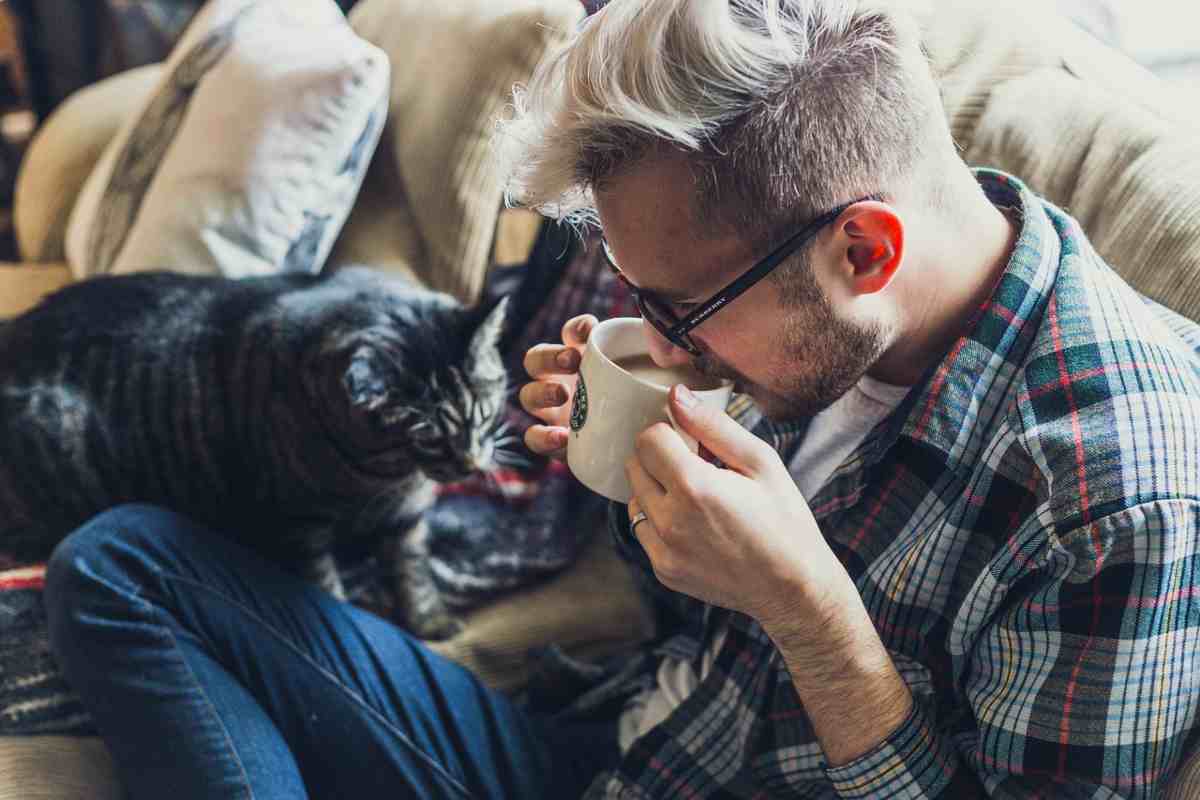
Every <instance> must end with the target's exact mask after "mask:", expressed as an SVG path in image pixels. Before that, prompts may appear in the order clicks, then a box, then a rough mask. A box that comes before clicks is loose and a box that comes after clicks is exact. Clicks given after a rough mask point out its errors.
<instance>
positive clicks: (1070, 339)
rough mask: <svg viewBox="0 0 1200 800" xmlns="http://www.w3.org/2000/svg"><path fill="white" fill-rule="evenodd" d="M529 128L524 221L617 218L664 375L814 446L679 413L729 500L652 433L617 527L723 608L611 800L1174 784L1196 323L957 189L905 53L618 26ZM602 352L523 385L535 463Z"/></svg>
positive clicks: (711, 26)
mask: <svg viewBox="0 0 1200 800" xmlns="http://www.w3.org/2000/svg"><path fill="white" fill-rule="evenodd" d="M517 99H518V103H517V107H516V114H515V116H514V118H513V119H512V120H511V121H510V122H509V123H507V129H506V130H503V131H502V134H504V135H505V139H504V141H506V142H507V143H508V144H509V145H510V146H511V147H512V150H513V152H511V153H510V154H509V155H510V157H511V159H512V163H513V164H514V165H516V166H515V167H514V169H513V170H512V175H513V178H512V182H511V186H510V195H511V196H512V197H513V198H514V199H515V200H518V201H520V202H522V203H526V204H529V205H532V206H534V207H538V208H539V209H541V210H542V211H543V212H545V213H547V214H551V215H554V216H558V217H562V218H568V219H574V220H591V221H595V222H598V223H599V229H600V230H601V231H602V233H603V237H604V245H605V247H606V249H607V252H608V254H609V257H610V259H611V260H612V262H613V266H614V268H615V269H617V270H618V271H619V272H620V274H621V276H622V278H623V279H624V280H625V281H626V282H627V283H628V284H629V285H630V287H631V288H632V290H633V291H634V293H635V295H636V296H637V298H638V302H639V307H640V309H641V311H642V314H643V316H644V318H645V332H646V339H647V345H648V347H649V350H650V353H651V355H652V356H653V358H654V360H655V361H656V362H657V363H658V364H660V365H662V366H668V365H671V364H678V363H682V362H687V361H691V362H693V363H694V364H695V366H697V367H698V368H700V369H701V370H702V371H705V372H707V373H710V374H713V375H718V376H722V377H729V378H733V379H735V380H736V381H737V382H738V385H739V387H740V389H741V390H742V391H744V392H745V393H746V394H747V395H748V396H749V397H750V398H752V399H753V400H754V402H755V403H756V405H757V406H758V408H759V409H760V410H761V411H762V412H763V413H764V414H765V416H766V417H768V418H770V420H772V421H774V422H775V423H777V424H776V425H774V426H773V427H770V426H768V428H769V431H768V433H773V434H774V436H771V435H767V434H764V435H766V438H768V439H771V438H775V439H778V440H782V439H783V438H789V437H782V436H780V434H781V433H783V432H784V431H786V430H787V429H788V428H789V427H790V428H791V431H792V435H791V436H790V439H792V440H793V441H794V445H793V446H791V447H789V448H787V449H786V450H785V451H783V452H777V451H776V450H775V449H772V448H771V447H770V446H769V445H768V444H767V443H766V442H764V441H763V440H762V439H760V438H759V437H757V436H755V435H754V434H753V433H751V432H750V431H748V430H746V429H744V428H743V427H741V426H740V425H738V424H737V423H736V422H735V421H734V420H733V419H731V418H730V417H729V416H726V415H723V414H720V413H715V412H713V411H711V410H708V409H705V408H704V407H702V406H697V405H694V404H693V403H692V401H691V399H690V396H689V394H688V392H687V391H686V390H685V389H682V388H679V387H677V388H676V389H674V390H673V392H672V403H673V409H672V410H673V412H674V414H675V417H676V419H677V420H678V421H679V422H680V424H681V426H682V427H683V428H684V429H685V430H686V431H687V432H688V433H690V434H692V435H693V436H695V437H696V438H697V439H698V440H699V441H700V442H701V443H702V444H703V445H705V446H706V447H707V448H708V449H709V450H710V451H712V452H713V453H714V454H715V455H716V456H717V457H718V458H719V459H720V460H721V461H722V462H724V465H725V468H724V469H721V468H718V467H716V466H713V465H711V464H709V463H707V462H706V461H705V460H704V459H702V458H699V457H698V456H696V455H694V454H693V453H691V452H690V451H689V450H688V449H687V448H686V447H685V446H684V445H683V443H682V440H681V438H680V437H679V436H678V435H677V434H676V433H675V432H674V431H673V430H672V429H671V428H670V426H667V425H657V426H655V427H652V428H650V429H649V430H647V431H645V432H644V433H643V434H642V435H641V436H640V437H639V440H638V447H637V454H636V456H635V457H633V458H632V459H630V461H629V462H628V464H627V465H626V471H627V474H628V477H629V480H630V483H631V485H632V487H633V490H634V494H635V497H634V499H633V501H632V502H631V503H630V504H629V507H628V518H629V519H631V520H632V524H630V525H629V527H628V533H626V532H625V531H623V530H621V529H619V527H618V530H616V531H615V533H616V535H617V536H618V539H621V538H627V537H629V536H633V537H636V541H637V543H638V544H640V547H641V549H642V550H643V551H644V554H645V557H646V558H648V561H649V564H650V566H651V567H652V569H653V573H654V575H655V576H656V577H657V578H658V580H659V581H660V582H661V584H662V585H663V586H664V587H666V588H667V589H670V590H674V591H676V592H679V593H683V594H685V595H689V596H691V597H694V598H696V599H698V600H701V601H703V602H704V603H706V604H709V605H710V606H711V607H712V608H711V609H708V610H707V611H706V612H705V617H704V623H705V624H704V625H703V627H702V628H701V633H700V635H699V637H698V638H697V641H696V642H695V645H696V646H695V647H694V649H693V650H691V651H685V652H684V654H683V655H669V654H668V655H665V656H664V657H663V658H662V660H661V662H660V663H659V665H658V670H657V681H656V684H655V686H654V687H652V688H651V689H649V690H647V691H644V692H642V693H640V694H639V695H637V696H635V698H634V699H633V701H632V702H630V703H629V704H628V706H627V707H626V708H625V710H624V713H623V715H622V717H621V736H620V745H621V751H622V760H621V762H620V764H619V766H618V767H616V768H615V769H613V770H611V771H609V772H608V773H607V774H606V775H605V776H603V777H602V778H600V779H598V780H597V781H596V783H594V784H593V789H594V790H595V791H596V792H597V793H598V794H599V793H603V794H604V795H605V796H614V797H615V796H620V797H625V796H630V797H643V796H652V797H659V796H663V797H666V796H672V797H674V796H689V797H692V796H695V797H707V796H736V797H754V796H765V795H766V794H770V795H772V796H785V795H789V792H794V793H796V794H797V795H798V796H833V795H837V796H846V797H868V796H870V797H893V796H904V797H935V796H936V797H968V796H982V795H996V796H1004V797H1033V796H1038V797H1060V796H1072V797H1074V796H1079V797H1083V796H1087V797H1098V796H1106V797H1107V796H1114V795H1120V796H1131V797H1146V796H1151V795H1153V794H1154V792H1155V791H1156V790H1157V789H1159V788H1161V787H1162V786H1163V785H1164V784H1165V782H1166V779H1167V778H1168V777H1169V776H1170V774H1171V771H1172V770H1173V768H1174V767H1175V766H1176V765H1177V764H1178V762H1179V760H1180V758H1181V756H1182V755H1183V751H1184V744H1185V742H1187V741H1188V739H1189V736H1190V735H1191V734H1192V733H1193V732H1194V725H1195V723H1194V719H1195V712H1196V697H1197V688H1200V673H1198V671H1197V667H1200V663H1198V662H1197V660H1196V657H1195V655H1194V652H1195V648H1194V647H1192V646H1191V645H1190V642H1191V641H1192V639H1193V637H1194V636H1195V633H1196V625H1197V620H1198V614H1200V606H1198V605H1197V603H1196V601H1195V600H1194V598H1193V592H1192V590H1191V587H1192V584H1193V577H1192V576H1193V574H1194V569H1195V568H1196V566H1197V562H1196V545H1197V530H1198V523H1200V515H1198V506H1197V503H1196V499H1195V498H1196V497H1197V494H1196V490H1197V488H1200V478H1198V477H1197V470H1196V469H1195V455H1196V454H1197V452H1200V450H1198V445H1200V414H1198V412H1200V405H1198V400H1197V398H1200V395H1198V394H1197V389H1200V362H1198V361H1197V359H1196V357H1195V354H1194V352H1193V351H1192V349H1191V348H1190V347H1189V346H1188V345H1187V344H1185V342H1184V341H1183V340H1182V339H1181V338H1180V336H1179V335H1178V332H1183V333H1184V335H1185V336H1187V337H1193V340H1194V337H1195V336H1196V329H1195V327H1194V326H1191V325H1190V324H1189V323H1187V322H1186V321H1184V320H1182V319H1180V318H1178V317H1176V316H1174V315H1172V314H1170V312H1167V311H1166V310H1164V309H1162V308H1160V307H1157V306H1154V305H1153V304H1150V303H1148V301H1146V300H1144V299H1143V298H1141V297H1139V296H1138V295H1137V294H1136V293H1135V292H1134V291H1133V290H1132V289H1130V288H1129V287H1128V286H1126V285H1125V284H1124V283H1123V282H1122V281H1121V280H1120V279H1119V278H1118V277H1117V276H1116V275H1115V274H1114V273H1113V272H1112V271H1111V270H1110V269H1109V268H1108V267H1107V266H1105V265H1104V264H1103V263H1102V261H1101V259H1100V258H1099V257H1098V256H1097V255H1096V253H1095V252H1094V251H1093V250H1092V248H1091V246H1090V245H1089V243H1088V242H1087V241H1086V239H1085V237H1084V235H1083V233H1082V232H1081V230H1080V229H1079V227H1078V225H1077V224H1076V223H1075V222H1074V221H1073V220H1071V219H1070V218H1069V217H1067V216H1066V215H1065V214H1064V213H1063V212H1061V211H1060V210H1058V209H1056V208H1053V207H1052V206H1050V205H1048V204H1046V203H1044V202H1043V201H1041V200H1040V199H1039V198H1037V197H1036V196H1035V195H1033V194H1032V193H1031V192H1030V191H1029V190H1028V189H1027V188H1025V187H1024V186H1023V185H1022V184H1021V183H1020V182H1019V181H1017V180H1016V179H1014V178H1011V177H1009V176H1006V175H1003V174H1001V173H997V172H992V171H978V172H974V173H972V171H970V170H969V169H968V168H967V167H966V165H964V164H963V162H962V161H961V159H960V158H959V156H958V154H957V152H956V149H955V146H954V143H953V141H952V140H951V137H950V134H949V131H948V129H947V125H946V122H945V115H944V111H943V108H942V106H941V102H940V99H939V95H938V91H937V88H936V86H935V84H934V81H933V78H932V77H931V74H930V70H929V68H928V65H927V64H926V62H925V60H924V58H923V56H922V51H921V48H920V45H919V41H918V35H917V32H916V30H915V26H914V24H913V22H912V21H911V20H910V19H908V18H906V17H905V16H904V14H902V13H901V12H898V11H896V10H889V9H887V8H885V7H882V6H880V7H878V8H869V7H867V4H865V3H855V2H850V1H843V0H795V1H794V2H786V1H785V2H780V3H758V2H752V3H725V2H699V1H689V0H651V1H650V2H626V1H625V0H616V1H615V2H613V3H611V4H609V5H608V6H607V7H606V8H605V9H604V10H602V11H601V12H600V13H599V14H598V15H596V16H595V17H593V18H592V19H591V20H590V21H589V23H588V24H587V25H585V26H584V28H583V29H582V30H581V31H580V32H579V34H578V36H577V37H576V38H575V40H574V41H573V42H572V43H571V44H570V45H569V47H568V48H567V49H566V50H565V51H564V52H563V53H561V54H559V55H558V56H556V57H555V58H554V59H552V60H551V61H549V62H548V63H546V64H544V65H542V67H541V68H540V69H539V71H538V72H537V74H536V75H535V77H534V79H533V81H532V83H531V86H530V88H529V90H528V93H527V94H525V95H518V98H517ZM781 243H782V244H781ZM731 287H733V288H732V291H731V290H730V288H731ZM593 322H594V320H592V319H590V318H580V319H576V320H572V321H571V322H569V323H568V324H567V326H566V327H565V329H564V331H563V343H562V344H561V345H550V344H547V345H541V346H538V347H535V348H534V349H532V350H531V351H530V352H529V354H528V356H527V359H526V367H527V369H528V371H529V373H530V375H531V376H532V377H533V378H535V381H534V382H533V383H530V384H528V385H526V386H525V387H523V389H522V392H521V400H522V403H523V405H524V407H525V408H526V409H527V410H529V411H530V412H531V413H533V414H535V415H537V416H538V417H540V418H541V420H542V421H543V422H544V423H545V424H541V425H536V426H534V427H532V428H531V429H530V430H529V431H528V434H527V436H526V442H527V444H528V446H529V447H530V448H531V449H532V450H534V451H537V452H540V453H545V454H550V455H555V456H561V454H562V452H563V450H562V448H563V446H564V444H565V441H566V429H565V427H564V426H565V425H566V418H567V412H568V408H569V400H570V397H571V392H572V389H573V386H574V372H575V368H576V366H577V364H578V351H579V349H580V346H581V345H582V343H583V342H584V341H585V340H586V337H587V333H588V331H589V330H590V327H591V325H592V323H593ZM1172 328H1173V329H1175V331H1176V332H1172ZM780 423H782V424H780ZM760 432H761V431H760ZM784 459H787V461H786V462H785V460H784ZM715 609H723V610H715ZM725 610H727V611H725ZM626 791H628V795H626V793H625V792H626Z"/></svg>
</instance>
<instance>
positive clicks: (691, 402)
mask: <svg viewBox="0 0 1200 800" xmlns="http://www.w3.org/2000/svg"><path fill="white" fill-rule="evenodd" d="M671 415H672V417H674V419H675V423H676V424H677V425H678V426H679V428H680V430H682V431H683V432H684V433H686V434H688V435H689V436H691V437H693V438H694V439H695V440H696V441H697V442H699V443H700V445H701V447H702V448H707V449H708V450H709V452H711V453H712V454H713V455H714V456H716V457H717V458H719V459H721V461H723V462H725V465H726V466H728V467H730V468H732V469H733V470H735V471H737V472H741V473H743V474H747V475H757V474H760V473H762V471H763V470H764V469H765V468H766V466H767V464H768V463H769V461H768V457H769V456H770V455H774V452H775V451H773V450H771V448H770V446H769V445H768V444H767V443H766V442H764V441H763V440H762V439H759V438H758V437H757V436H755V435H754V434H753V433H751V432H750V431H748V430H746V429H745V428H743V427H742V426H741V425H739V424H738V423H737V421H736V420H734V419H733V417H731V416H729V415H728V414H726V413H725V410H724V409H718V408H713V407H712V406H709V405H705V404H703V403H701V402H700V398H698V397H696V395H695V393H693V392H692V391H691V390H690V389H688V388H687V387H686V386H684V385H683V384H677V385H675V386H674V387H673V388H672V389H671Z"/></svg>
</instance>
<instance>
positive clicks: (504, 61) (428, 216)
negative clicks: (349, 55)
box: [331, 0, 583, 302]
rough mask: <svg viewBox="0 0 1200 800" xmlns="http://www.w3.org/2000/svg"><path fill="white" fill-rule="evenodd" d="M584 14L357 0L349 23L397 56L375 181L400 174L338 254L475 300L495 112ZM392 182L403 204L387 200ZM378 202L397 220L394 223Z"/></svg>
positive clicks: (358, 218)
mask: <svg viewBox="0 0 1200 800" xmlns="http://www.w3.org/2000/svg"><path fill="white" fill-rule="evenodd" d="M582 17H583V5H582V4H581V3H580V2H579V0H456V2H453V3H431V2H428V0H360V2H359V3H358V4H357V5H356V6H355V7H354V9H353V10H352V11H351V12H350V24H351V25H352V26H353V28H354V30H355V31H356V32H357V33H358V34H359V35H360V36H362V37H363V38H365V39H367V40H368V41H370V42H372V43H374V44H375V45H377V46H379V47H380V48H381V49H382V50H383V51H384V52H386V53H387V54H388V58H389V59H390V61H391V64H392V87H391V106H390V108H391V110H390V114H389V118H388V125H387V129H386V131H385V132H384V138H383V142H382V143H381V145H380V148H379V153H378V154H377V156H376V160H375V164H373V165H372V167H371V172H372V177H371V178H370V179H368V184H371V183H372V181H373V180H374V179H375V177H376V175H375V173H385V174H387V175H388V176H389V177H392V176H394V178H393V179H394V180H395V181H397V182H398V183H399V184H400V185H399V186H397V187H395V188H394V190H392V192H391V193H389V192H387V191H384V190H380V191H375V190H372V191H369V192H364V194H363V196H362V197H360V199H359V202H358V204H357V205H356V207H355V209H354V211H353V213H352V215H351V219H350V221H349V222H348V223H347V231H346V236H345V237H343V241H342V242H341V243H339V246H338V252H336V253H335V254H334V256H333V257H331V263H334V264H336V263H337V262H339V261H346V260H353V259H355V258H361V257H363V256H370V257H373V258H375V259H378V260H379V261H381V262H382V263H381V264H377V265H378V266H383V267H384V268H389V267H390V268H398V269H404V268H405V267H407V268H408V269H410V270H411V271H412V272H414V273H416V274H417V275H418V277H420V278H421V279H422V280H423V281H425V282H426V283H427V284H429V285H430V286H431V287H433V288H435V289H440V290H442V291H446V292H450V293H451V294H454V295H455V296H457V297H459V298H460V299H462V300H464V301H467V302H470V301H472V300H474V299H475V297H476V296H477V295H478V294H479V290H480V288H481V287H482V286H483V280H484V274H485V272H486V270H487V266H488V256H489V252H490V249H491V245H492V237H493V235H494V234H495V229H496V219H497V216H498V214H499V211H500V205H501V188H500V186H501V183H500V177H499V175H498V170H497V165H496V162H495V159H494V158H493V157H492V152H491V146H490V138H491V132H492V128H493V121H494V120H495V118H496V117H497V115H498V114H500V113H501V112H502V110H503V108H504V106H505V105H506V104H507V103H509V102H510V101H511V98H512V88H513V85H514V84H516V83H522V82H525V81H526V80H528V78H529V76H530V74H531V73H532V72H533V67H534V65H535V64H536V63H537V62H538V60H539V59H540V58H541V57H542V55H543V54H544V53H545V52H546V51H547V50H548V49H550V48H552V47H554V46H555V45H557V44H559V43H560V42H562V41H563V40H564V39H565V37H566V34H568V33H569V32H570V31H572V30H573V29H574V27H575V26H576V25H578V24H579V22H580V20H581V19H582ZM395 192H398V193H399V194H400V196H402V197H403V198H404V200H405V202H406V204H407V206H408V207H407V209H403V210H397V209H390V210H389V209H387V208H386V205H387V204H388V203H389V202H394V200H393V199H392V198H394V196H395V195H394V193H395ZM381 211H386V212H387V213H388V216H389V217H390V218H391V219H392V221H393V224H392V225H391V226H390V227H388V228H386V229H385V228H382V227H381V226H380V225H379V224H378V221H379V219H380V217H379V215H380V213H381ZM372 220H373V221H374V224H368V222H370V221H372ZM406 225H412V226H414V227H415V230H416V232H417V234H418V237H416V238H414V237H413V236H412V235H410V233H409V231H410V229H408V228H406V227H405V226H406ZM352 235H362V236H369V237H373V243H372V245H371V246H365V245H362V244H360V243H358V242H355V241H351V240H350V239H351V237H352ZM413 261H418V262H419V263H412V262H413Z"/></svg>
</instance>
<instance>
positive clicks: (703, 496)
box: [675, 475, 710, 506]
mask: <svg viewBox="0 0 1200 800" xmlns="http://www.w3.org/2000/svg"><path fill="white" fill-rule="evenodd" d="M675 491H676V492H677V493H678V494H679V495H680V496H682V498H683V499H684V500H685V501H687V503H688V504H689V505H692V506H703V505H705V504H706V503H707V502H708V499H709V493H710V492H709V488H708V483H707V482H706V481H704V480H701V479H699V478H697V477H695V476H691V475H689V476H684V477H683V478H681V479H680V480H679V483H678V484H677V485H676V487H675Z"/></svg>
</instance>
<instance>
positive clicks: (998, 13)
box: [924, 0, 1200, 319]
mask: <svg viewBox="0 0 1200 800" xmlns="http://www.w3.org/2000/svg"><path fill="white" fill-rule="evenodd" d="M924 25H925V30H926V45H927V47H928V49H929V52H930V56H931V59H932V61H933V64H934V68H935V70H936V72H937V73H938V75H939V79H940V84H941V87H942V92H943V99H944V101H945V104H946V107H947V113H948V115H949V118H950V122H951V126H952V130H953V132H954V135H955V139H956V140H957V142H958V143H959V145H960V146H961V147H962V149H963V156H964V158H965V159H966V160H967V162H968V163H970V164H972V165H979V166H993V167H997V168H1000V169H1003V170H1007V171H1009V172H1012V173H1014V174H1016V175H1018V176H1019V177H1021V178H1022V179H1023V180H1025V181H1026V182H1027V183H1028V184H1029V185H1030V186H1031V187H1032V188H1033V189H1034V190H1035V191H1037V192H1038V193H1040V194H1042V195H1044V196H1045V197H1047V198H1048V199H1050V200H1051V201H1052V202H1054V203H1056V204H1058V205H1060V206H1062V207H1064V208H1066V209H1067V210H1068V211H1069V212H1071V213H1072V214H1073V215H1074V216H1075V217H1076V218H1077V219H1078V220H1079V221H1080V223H1081V224H1082V226H1083V228H1084V230H1085V231H1086V232H1087V234H1088V236H1089V237H1090V238H1091V240H1092V242H1093V243H1094V244H1095V245H1096V247H1097V249H1098V250H1099V252H1100V253H1101V255H1103V256H1104V258H1105V259H1106V260H1107V261H1108V262H1109V263H1110V264H1111V265H1112V266H1113V267H1114V268H1115V269H1117V270H1118V271H1119V272H1120V273H1121V274H1122V275H1123V276H1124V277H1125V278H1126V280H1128V281H1130V283H1132V284H1133V285H1134V286H1136V287H1137V288H1138V289H1139V290H1141V291H1142V292H1144V293H1146V294H1148V295H1150V296H1151V297H1153V298H1155V299H1156V300H1158V301H1160V302H1162V303H1164V304H1166V305H1168V306H1170V307H1171V308H1174V309H1175V310H1176V311H1179V312H1181V313H1183V314H1185V315H1187V316H1189V317H1192V318H1194V319H1196V318H1200V146H1198V145H1200V112H1198V111H1197V109H1196V108H1195V105H1194V103H1193V102H1192V101H1191V99H1190V98H1188V97H1187V96H1185V95H1183V93H1182V91H1181V90H1179V89H1177V88H1173V87H1172V86H1170V85H1168V84H1165V83H1163V82H1162V81H1160V80H1158V79H1157V78H1155V77H1154V76H1153V75H1152V74H1151V73H1149V72H1148V71H1146V70H1145V69H1143V68H1141V67H1139V66H1138V65H1137V64H1135V63H1134V62H1133V61H1131V60H1130V59H1128V58H1126V57H1124V56H1122V55H1120V54H1118V53H1116V52H1114V51H1113V50H1111V49H1109V48H1107V47H1105V46H1103V45H1101V44H1100V43H1099V42H1097V41H1096V40H1095V39H1093V38H1091V37H1090V36H1089V35H1088V34H1086V33H1084V32H1083V31H1081V30H1079V29H1077V28H1075V27H1073V26H1072V25H1071V24H1070V23H1068V22H1067V21H1066V20H1064V19H1061V18H1059V17H1057V16H1056V15H1055V14H1053V13H1052V12H1050V11H1048V10H1046V9H1045V8H1044V7H1041V6H1035V5H1033V4H1032V3H1029V2H1023V1H1022V0H1017V2H1011V3H1004V4H996V3H990V2H982V1H981V0H938V2H937V3H935V4H934V5H933V7H932V9H931V10H930V11H929V12H928V13H927V14H925V15H924Z"/></svg>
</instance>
